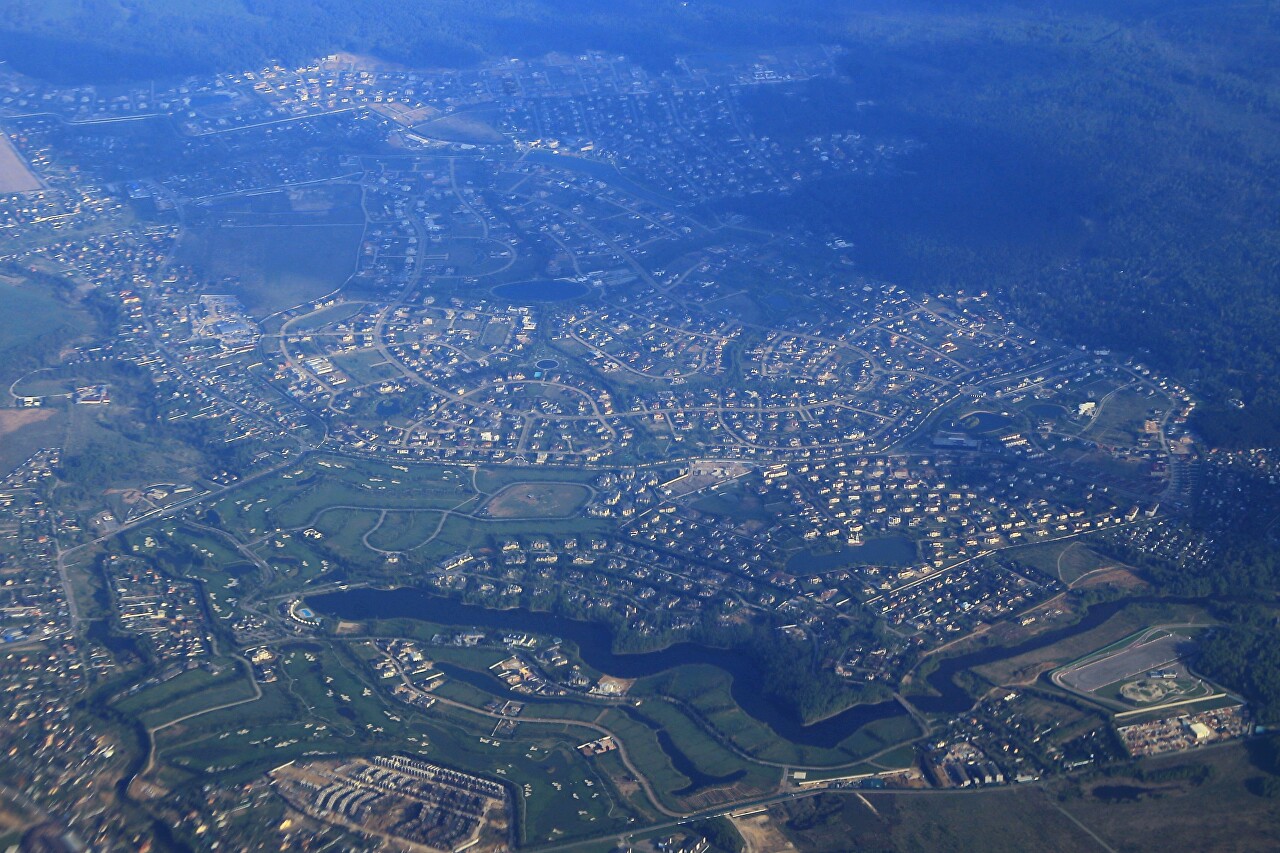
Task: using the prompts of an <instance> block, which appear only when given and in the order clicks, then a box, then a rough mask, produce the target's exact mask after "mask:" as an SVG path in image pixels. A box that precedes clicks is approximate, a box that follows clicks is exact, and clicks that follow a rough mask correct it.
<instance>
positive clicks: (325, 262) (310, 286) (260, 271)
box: [180, 225, 363, 317]
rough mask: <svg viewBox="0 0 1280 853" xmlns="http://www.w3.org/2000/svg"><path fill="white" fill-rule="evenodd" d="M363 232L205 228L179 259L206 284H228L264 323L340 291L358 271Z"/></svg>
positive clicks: (197, 231)
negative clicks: (358, 256)
mask: <svg viewBox="0 0 1280 853" xmlns="http://www.w3.org/2000/svg"><path fill="white" fill-rule="evenodd" d="M362 230H363V229H362V227H361V226H358V225H316V226H291V225H283V226H263V227H219V226H203V227H200V228H195V229H192V231H191V234H190V236H189V237H188V238H187V240H186V242H185V243H184V244H183V246H182V249H181V252H180V258H181V259H182V260H183V261H184V262H186V263H189V264H191V265H192V266H193V267H195V268H196V269H197V270H199V271H200V273H201V276H202V278H204V279H205V280H207V281H210V282H219V281H227V282H228V285H227V287H226V288H225V290H226V291H228V292H231V293H234V294H235V295H236V296H238V297H240V300H241V301H242V302H243V303H244V306H245V308H246V310H247V311H248V312H249V313H250V314H251V315H253V316H255V317H264V316H266V315H268V314H272V313H274V312H276V311H281V310H284V309H285V308H292V307H293V306H295V305H300V304H302V303H305V302H308V301H311V300H313V299H317V298H319V297H321V296H324V295H325V294H328V293H332V292H333V291H335V290H337V289H338V288H339V287H341V286H342V285H343V284H344V283H345V282H346V280H347V278H348V277H349V276H350V275H351V273H352V272H353V271H354V270H355V262H356V252H357V251H358V249H359V243H360V235H361V233H362ZM228 280H229V281H228ZM217 287H218V286H217V285H215V289H216V288H217Z"/></svg>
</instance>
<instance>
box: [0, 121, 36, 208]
mask: <svg viewBox="0 0 1280 853" xmlns="http://www.w3.org/2000/svg"><path fill="white" fill-rule="evenodd" d="M38 189H40V179H39V178H37V177H36V176H35V174H34V173H33V172H32V171H31V170H30V169H28V168H27V164H26V162H24V161H23V159H22V157H20V156H19V155H18V152H17V151H16V150H15V149H14V147H13V143H12V142H10V141H9V137H7V136H5V135H4V134H3V133H0V195H9V194H10V193H29V192H34V191H35V190H38Z"/></svg>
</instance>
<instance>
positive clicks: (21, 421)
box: [0, 408, 54, 436]
mask: <svg viewBox="0 0 1280 853" xmlns="http://www.w3.org/2000/svg"><path fill="white" fill-rule="evenodd" d="M53 415H54V410H53V409H39V408H37V409H0V436H5V435H8V434H9V433H12V432H17V431H18V430H20V429H22V428H23V427H24V426H30V425H31V424H38V423H40V422H41V421H46V420H48V419H49V418H51V417H53Z"/></svg>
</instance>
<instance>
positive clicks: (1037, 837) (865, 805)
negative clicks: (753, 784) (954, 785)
mask: <svg viewBox="0 0 1280 853" xmlns="http://www.w3.org/2000/svg"><path fill="white" fill-rule="evenodd" d="M768 814H769V816H770V819H771V822H772V824H773V826H774V827H775V829H776V830H777V831H778V832H779V833H781V834H782V835H783V836H785V837H786V839H787V840H788V841H789V842H791V843H792V844H794V845H795V847H796V848H797V849H800V850H805V851H813V853H828V851H829V853H835V851H845V850H891V851H916V850H929V851H938V853H948V851H954V853H961V851H970V850H982V851H992V853H995V851H1025V850H1053V851H1055V853H1086V852H1088V853H1092V852H1093V851H1097V850H1099V849H1100V848H1099V846H1098V844H1097V842H1096V841H1094V840H1093V839H1092V838H1090V837H1089V835H1088V834H1087V833H1086V832H1085V831H1084V830H1082V829H1081V828H1079V827H1078V826H1076V825H1075V824H1074V823H1072V822H1071V820H1070V818H1068V817H1067V816H1066V815H1064V814H1062V812H1060V811H1059V810H1058V808H1057V807H1056V806H1055V804H1054V803H1053V802H1051V801H1050V799H1049V798H1048V796H1046V794H1045V793H1044V791H1042V790H1040V789H1038V788H1020V789H1008V788H1004V789H988V790H985V791H973V792H964V793H963V794H953V793H934V792H929V793H902V794H887V793H871V792H863V793H862V795H861V797H859V796H857V795H855V794H854V793H853V792H849V793H843V794H820V795H818V796H816V797H807V798H804V799H801V800H795V801H793V802H791V803H787V804H786V805H782V806H775V807H774V808H772V809H770V810H769V812H768ZM782 849H785V848H782Z"/></svg>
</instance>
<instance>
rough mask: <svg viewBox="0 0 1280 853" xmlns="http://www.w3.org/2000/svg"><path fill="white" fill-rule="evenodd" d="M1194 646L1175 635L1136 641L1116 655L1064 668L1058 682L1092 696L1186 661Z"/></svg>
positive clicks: (1115, 653) (1187, 640)
mask: <svg viewBox="0 0 1280 853" xmlns="http://www.w3.org/2000/svg"><path fill="white" fill-rule="evenodd" d="M1194 649H1195V643H1194V642H1192V641H1191V640H1189V639H1187V638H1186V637H1182V636H1179V635H1177V634H1163V635H1162V636H1157V637H1154V638H1152V639H1143V640H1139V641H1137V642H1135V643H1133V644H1132V645H1129V646H1126V647H1124V648H1122V649H1120V650H1118V651H1116V652H1113V653H1111V654H1108V655H1105V656H1103V657H1100V658H1097V659H1095V660H1091V661H1088V662H1086V663H1081V664H1076V665H1072V666H1069V667H1066V668H1064V669H1063V670H1062V672H1061V674H1060V676H1059V679H1060V681H1061V682H1062V683H1063V684H1064V685H1066V686H1067V687H1070V688H1072V689H1073V690H1078V691H1080V692H1082V693H1093V692H1094V691H1097V690H1100V689H1101V688H1103V687H1105V686H1107V685H1108V684H1114V683H1115V682H1117V681H1120V680H1122V679H1125V678H1131V677H1133V676H1135V675H1140V674H1142V673H1145V672H1148V671H1150V670H1153V669H1158V668H1160V667H1162V666H1165V665H1167V664H1170V663H1173V662H1174V661H1177V660H1180V659H1182V658H1183V657H1186V656H1187V655H1188V654H1190V653H1191V652H1192V651H1193V650H1194Z"/></svg>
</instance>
